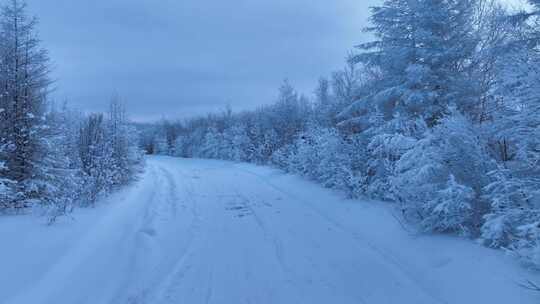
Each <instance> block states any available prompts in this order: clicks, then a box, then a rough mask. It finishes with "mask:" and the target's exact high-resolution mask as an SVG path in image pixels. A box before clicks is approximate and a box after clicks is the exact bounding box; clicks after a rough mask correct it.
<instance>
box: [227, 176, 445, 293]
mask: <svg viewBox="0 0 540 304" xmlns="http://www.w3.org/2000/svg"><path fill="white" fill-rule="evenodd" d="M236 169H237V170H239V171H241V172H243V173H246V174H248V175H251V176H254V177H256V178H257V179H258V180H260V181H261V182H263V183H264V184H266V185H267V186H269V187H270V188H272V189H274V190H275V191H277V192H279V193H281V194H283V195H285V196H287V197H289V199H291V201H297V202H300V203H301V204H302V206H304V207H307V208H309V210H311V211H312V212H313V213H315V214H316V215H317V216H319V217H320V218H322V219H323V220H324V221H326V222H327V223H328V224H330V225H331V226H332V227H334V229H336V230H337V231H340V232H342V233H344V234H345V235H348V236H349V237H350V238H351V239H352V240H354V242H355V243H356V244H357V245H358V246H361V245H364V244H365V245H367V246H368V247H369V248H370V249H371V250H373V251H374V252H375V253H377V256H379V257H380V258H382V259H383V260H384V261H386V262H387V263H388V264H389V265H393V266H394V269H396V270H398V271H399V272H401V273H402V274H403V275H404V276H405V277H406V278H408V279H409V281H410V282H412V283H413V284H414V285H416V286H417V287H418V289H419V290H422V291H423V292H424V293H425V294H426V295H427V296H429V297H430V298H432V299H433V300H434V301H435V302H436V303H440V304H448V302H446V301H444V300H443V299H441V298H440V297H439V296H438V295H437V294H435V292H433V291H431V290H429V289H428V288H427V287H426V286H425V285H426V284H424V283H423V282H422V281H423V280H421V279H419V278H417V277H416V276H415V275H414V274H412V272H411V271H410V270H408V269H407V268H406V267H404V266H403V263H401V262H400V261H399V259H398V258H396V257H395V256H393V255H392V254H390V253H388V252H387V251H385V250H383V249H381V248H380V247H379V246H376V245H375V244H373V242H371V241H370V240H369V239H367V238H366V237H364V236H362V235H361V234H360V233H359V232H352V231H349V230H348V229H347V228H346V227H344V226H343V225H342V224H341V223H339V222H338V221H336V220H335V219H333V218H331V217H329V216H328V215H326V214H325V213H324V212H321V211H320V210H319V209H317V208H316V207H313V205H311V204H310V203H309V202H307V201H305V200H304V199H302V198H300V197H298V196H296V195H294V194H292V193H290V192H288V191H285V190H283V189H282V188H280V187H278V186H276V185H275V184H273V183H272V182H270V181H268V179H267V178H265V177H264V176H261V175H259V174H257V173H254V172H252V171H249V170H247V169H243V168H236Z"/></svg>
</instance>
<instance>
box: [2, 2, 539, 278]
mask: <svg viewBox="0 0 540 304" xmlns="http://www.w3.org/2000/svg"><path fill="white" fill-rule="evenodd" d="M5 2H6V3H5V5H4V6H2V9H1V13H0V37H1V39H0V87H1V88H2V91H1V92H0V213H2V214H5V215H22V214H28V213H37V214H39V215H41V216H44V218H46V221H47V222H48V223H49V224H53V223H54V222H55V221H56V219H57V218H58V217H59V216H63V215H66V214H68V213H70V212H71V210H73V208H76V207H92V206H93V205H94V204H95V203H96V202H97V201H98V200H99V199H101V198H103V197H105V196H107V195H108V194H110V193H111V192H113V191H115V190H117V189H119V188H120V187H123V186H125V185H128V184H129V183H130V182H132V181H134V180H136V178H137V176H138V175H139V173H141V172H142V171H143V170H144V156H143V152H142V151H145V152H146V153H147V154H162V155H169V156H177V157H183V158H211V159H221V160H231V161H237V162H249V163H254V164H259V165H270V166H274V167H277V168H280V169H282V170H285V171H286V172H290V173H294V174H298V175H301V176H304V177H306V178H308V179H310V180H312V181H316V182H317V183H319V184H321V185H322V186H324V187H327V188H331V189H336V190H339V191H343V192H345V193H347V195H348V196H350V197H351V198H361V197H368V198H370V199H374V200H383V201H389V202H392V203H393V204H395V206H397V208H399V211H400V213H401V215H400V216H402V218H403V219H404V220H406V221H407V222H408V224H409V225H411V227H416V228H417V229H418V230H419V231H422V232H425V233H443V234H453V235H460V236H464V237H468V238H471V239H475V240H479V241H480V242H481V243H482V244H483V245H485V246H488V247H492V248H500V249H503V250H505V251H506V252H508V253H509V254H511V255H513V256H515V257H516V258H517V259H519V260H520V261H522V262H523V264H524V265H525V266H527V267H530V268H540V53H539V51H540V1H538V0H529V2H530V7H529V8H528V10H527V11H517V12H516V11H509V10H507V9H506V8H504V7H503V5H502V4H500V3H499V2H498V1H495V0H493V1H492V0H446V1H440V0H414V1H408V0H407V1H406V0H386V1H384V2H383V3H382V4H381V5H380V6H377V7H373V8H372V10H371V17H370V23H371V25H370V26H369V27H368V28H366V29H365V30H366V31H367V32H368V33H370V37H372V41H370V42H366V43H362V44H360V45H358V46H357V47H356V48H355V49H354V50H353V51H352V52H351V53H350V55H349V56H348V57H347V60H346V62H345V68H344V69H343V70H340V71H336V72H334V73H332V75H330V76H329V77H323V78H321V79H320V80H319V83H318V85H317V87H316V89H315V90H314V93H313V94H309V95H304V94H301V93H299V92H297V90H296V89H295V88H294V86H293V85H292V84H291V83H290V82H289V81H285V82H284V83H283V84H282V85H281V87H280V88H279V92H278V98H277V100H276V102H275V103H274V104H271V105H267V106H263V107H260V108H258V109H256V110H252V111H242V112H233V111H232V110H231V109H226V110H224V111H223V112H221V113H217V114H208V115H206V116H201V117H195V118H191V119H185V120H164V121H162V122H160V123H155V124H143V123H133V122H130V121H129V119H128V118H127V114H126V109H125V107H124V105H123V103H122V102H121V98H120V97H117V96H115V97H113V98H111V103H110V109H109V111H107V113H96V114H86V113H82V112H80V111H78V110H75V109H70V108H69V107H68V106H67V105H59V104H55V103H54V102H52V101H51V100H50V98H49V93H50V91H51V89H52V88H53V81H52V79H51V76H50V62H49V57H48V54H47V51H46V50H45V49H43V48H42V47H41V44H40V40H39V37H38V35H37V28H36V27H37V21H36V19H35V18H32V17H30V16H28V15H27V13H26V6H25V4H24V2H23V1H19V0H9V1H5ZM1 220H2V218H1V217H0V221H1ZM44 229H46V228H44ZM531 288H536V287H534V286H533V285H531Z"/></svg>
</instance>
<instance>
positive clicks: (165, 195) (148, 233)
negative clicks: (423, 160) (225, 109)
mask: <svg viewBox="0 0 540 304" xmlns="http://www.w3.org/2000/svg"><path fill="white" fill-rule="evenodd" d="M393 213H394V211H393V210H392V208H390V207H389V206H388V205H386V204H384V203H377V202H362V201H350V200H345V199H344V198H343V197H342V195H341V194H339V193H333V192H331V191H328V190H325V189H322V188H321V187H319V186H317V185H315V184H312V183H310V182H307V181H304V180H302V179H301V178H299V177H295V176H291V175H286V174H283V173H281V172H279V171H277V170H273V169H268V168H264V167H256V166H252V165H246V164H234V163H228V162H219V161H209V160H186V159H176V158H167V157H153V158H149V160H148V166H147V171H146V173H145V174H144V176H143V177H142V178H141V180H140V181H139V182H137V183H136V184H135V185H133V186H132V187H129V188H128V189H126V190H123V191H122V192H120V193H118V194H115V195H114V196H113V197H111V198H109V199H108V200H107V202H103V203H102V204H100V205H99V206H98V207H97V208H95V209H90V210H79V211H77V212H76V213H75V214H74V215H73V219H67V218H65V219H62V220H61V222H59V223H58V224H56V225H54V226H52V227H44V226H43V224H42V223H40V221H42V220H40V219H39V218H38V219H36V217H31V216H29V217H2V218H0V246H1V247H0V303H2V304H49V303H50V304H85V303H88V304H100V303H104V304H109V303H111V304H116V303H119V304H139V303H140V304H143V303H148V304H166V303H175V304H183V303H185V304H199V303H216V304H217V303H222V304H240V303H254V304H264V303H269V304H270V303H272V304H280V303H284V304H288V303H290V304H304V303H305V304H316V303H324V304H348V303H351V304H352V303H354V304H362V303H365V304H386V303H388V304H397V303H399V304H437V303H455V304H467V303H471V304H479V303H486V304H495V303H505V304H507V303H520V304H527V303H540V294H539V293H535V292H532V291H528V290H526V289H524V288H521V287H520V286H519V284H520V283H523V282H525V281H526V280H527V279H530V280H534V281H537V282H540V277H539V276H538V275H537V274H535V273H532V272H529V271H527V270H525V269H523V268H520V267H519V265H518V263H517V262H516V261H515V260H514V259H512V258H509V257H507V256H505V255H504V254H503V253H502V252H500V251H495V250H489V249H486V248H482V247H480V246H479V245H476V244H475V243H473V242H471V241H469V240H464V239H459V238H453V237H446V236H440V235H438V236H426V235H418V234H415V233H414V232H413V231H410V230H409V231H406V230H405V229H404V228H403V226H402V224H400V223H399V221H397V220H396V216H395V214H393Z"/></svg>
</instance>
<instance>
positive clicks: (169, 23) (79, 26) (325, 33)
mask: <svg viewBox="0 0 540 304" xmlns="http://www.w3.org/2000/svg"><path fill="white" fill-rule="evenodd" d="M377 2H379V1H376V0H371V1H357V0H342V1H327V0H295V1H293V0H287V1H285V0H273V1H255V0H250V1H248V0H229V1H217V0H213V1H209V0H198V1H197V0H182V1H177V0H174V1H173V0H161V1H155V0H94V1H86V0H55V1H54V3H51V2H49V1H43V0H29V5H30V10H31V12H32V13H33V14H36V15H38V17H39V18H40V21H41V25H40V33H41V36H42V39H43V42H44V45H45V46H46V47H47V48H48V49H49V50H50V52H51V57H52V59H53V62H54V78H56V79H58V82H57V87H58V89H57V91H56V93H55V95H54V97H55V98H57V99H64V98H65V99H68V100H69V101H70V103H71V104H72V105H73V106H76V107H78V108H81V109H83V110H86V111H102V110H104V109H105V105H106V103H107V100H108V98H109V96H110V95H112V93H113V92H114V91H117V92H118V93H119V94H120V95H122V96H123V97H124V99H125V100H126V102H127V103H128V106H129V110H130V112H131V113H132V116H133V117H136V118H137V119H140V120H148V119H155V118H156V117H161V115H166V116H169V117H186V116H191V115H196V114H201V113H204V112H207V111H211V110H215V109H219V108H223V107H225V105H226V104H230V105H232V107H233V109H238V110H240V109H246V108H254V107H256V106H258V105H260V104H266V103H269V102H272V100H273V99H274V98H275V94H276V93H275V92H276V88H277V87H278V86H279V84H280V83H281V81H282V80H283V79H284V78H288V79H290V80H291V82H292V83H294V84H296V85H297V87H298V88H299V89H300V90H301V91H306V93H310V90H312V86H313V85H314V84H315V83H316V79H317V78H318V77H319V76H322V75H327V74H329V73H330V72H331V71H333V70H335V69H337V68H340V67H341V66H342V64H343V59H344V57H345V55H346V53H347V51H348V50H350V49H352V47H353V46H354V45H355V44H357V43H359V42H361V41H362V39H364V37H365V36H364V34H363V33H362V31H361V30H362V27H363V26H364V25H365V24H366V19H367V16H368V9H367V8H368V7H369V6H370V5H373V4H375V3H377Z"/></svg>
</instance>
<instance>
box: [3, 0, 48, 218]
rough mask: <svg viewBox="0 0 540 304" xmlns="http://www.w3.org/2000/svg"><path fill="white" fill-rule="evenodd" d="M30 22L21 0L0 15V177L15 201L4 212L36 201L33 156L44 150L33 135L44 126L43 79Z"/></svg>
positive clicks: (43, 61) (42, 58) (43, 57)
mask: <svg viewBox="0 0 540 304" xmlns="http://www.w3.org/2000/svg"><path fill="white" fill-rule="evenodd" d="M36 24H37V21H36V19H35V18H31V17H29V16H28V15H27V13H26V3H25V2H24V1H23V0H9V1H8V2H7V3H6V5H4V6H2V8H1V11H0V38H1V39H0V40H1V42H0V57H1V60H0V62H1V64H0V74H1V75H2V77H1V79H0V81H2V83H1V87H2V88H3V89H2V94H1V95H0V99H1V100H2V102H1V104H2V107H1V108H2V109H3V110H2V118H3V126H4V128H3V132H2V133H3V136H2V137H4V140H5V144H6V146H4V147H5V165H6V166H7V170H4V171H3V174H2V178H4V179H7V180H11V181H14V182H16V183H15V184H14V185H16V192H17V195H16V198H15V199H14V200H12V201H11V202H9V203H8V204H9V205H10V206H9V207H10V208H24V207H27V206H30V205H32V204H33V203H35V202H39V199H40V197H39V196H40V195H41V194H39V192H40V191H39V190H38V189H37V188H36V186H37V185H36V184H35V183H34V179H35V178H36V172H37V170H38V167H39V166H40V161H41V159H39V157H38V156H39V155H41V154H42V153H43V152H44V151H43V150H44V149H47V146H46V145H44V144H43V141H42V139H41V138H39V136H40V135H41V134H43V132H42V131H43V129H44V128H46V122H45V118H44V114H45V108H46V94H47V93H48V86H49V84H50V80H49V77H48V72H49V69H48V62H49V59H48V56H47V52H46V51H45V50H44V49H42V48H41V46H40V41H39V39H38V37H37V34H36V29H35V27H36Z"/></svg>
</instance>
